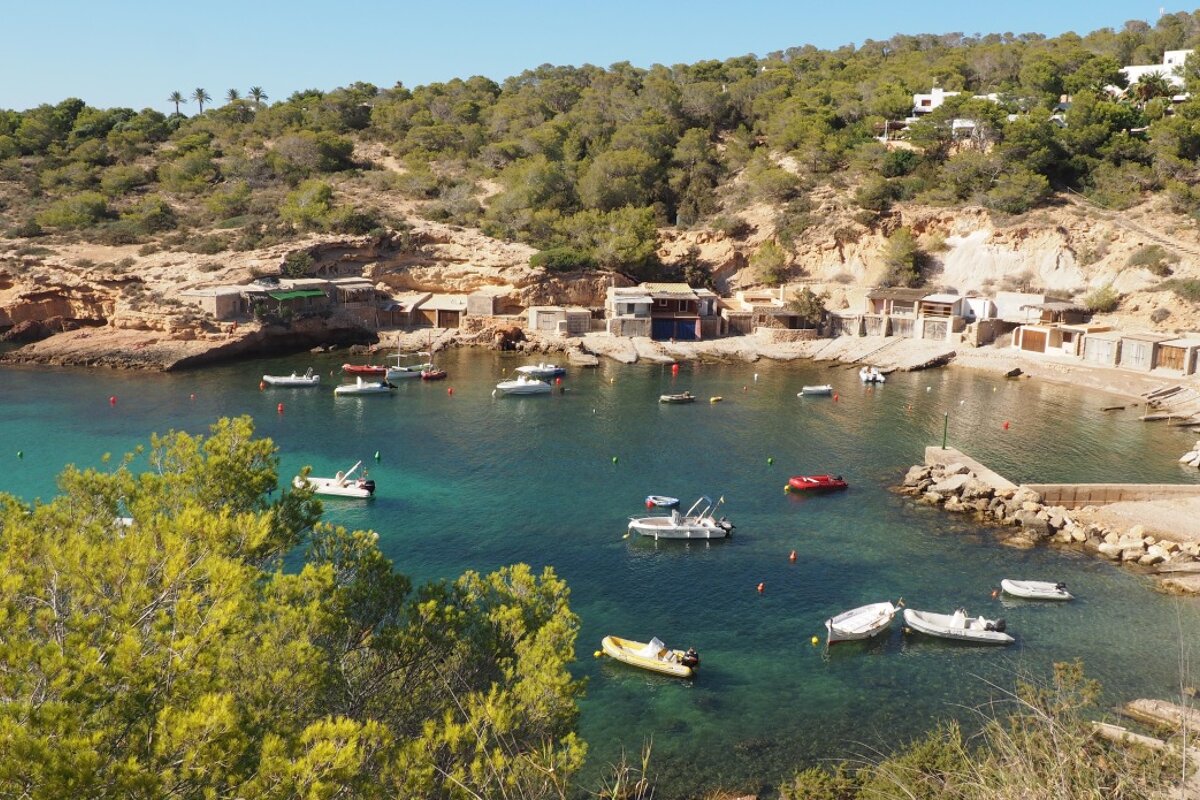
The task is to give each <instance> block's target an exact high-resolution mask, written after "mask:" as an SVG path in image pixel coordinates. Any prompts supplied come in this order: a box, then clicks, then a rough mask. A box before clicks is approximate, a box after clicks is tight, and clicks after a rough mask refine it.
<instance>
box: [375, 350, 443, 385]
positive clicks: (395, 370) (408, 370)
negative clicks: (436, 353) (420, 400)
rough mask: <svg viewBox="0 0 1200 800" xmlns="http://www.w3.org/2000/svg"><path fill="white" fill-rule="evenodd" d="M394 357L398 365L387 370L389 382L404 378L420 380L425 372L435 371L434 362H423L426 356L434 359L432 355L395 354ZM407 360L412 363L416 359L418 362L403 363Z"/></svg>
mask: <svg viewBox="0 0 1200 800" xmlns="http://www.w3.org/2000/svg"><path fill="white" fill-rule="evenodd" d="M392 356H393V357H394V358H395V359H396V363H395V364H393V365H391V366H389V367H388V368H387V376H386V377H387V379H388V380H389V381H390V380H396V379H404V378H419V377H421V373H423V372H425V371H426V370H429V369H433V362H432V361H428V360H423V359H424V357H426V356H428V357H432V356H433V354H432V353H428V352H425V351H422V352H419V353H411V354H405V353H393V354H392ZM406 358H407V359H409V360H410V361H412V359H414V358H415V359H417V361H416V362H415V363H408V364H405V363H401V362H402V361H403V359H406Z"/></svg>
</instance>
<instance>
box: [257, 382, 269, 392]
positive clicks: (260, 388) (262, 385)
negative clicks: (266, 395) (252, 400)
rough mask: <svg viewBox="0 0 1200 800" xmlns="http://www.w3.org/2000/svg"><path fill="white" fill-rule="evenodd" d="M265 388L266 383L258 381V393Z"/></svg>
mask: <svg viewBox="0 0 1200 800" xmlns="http://www.w3.org/2000/svg"><path fill="white" fill-rule="evenodd" d="M266 388H267V382H266V381H259V382H258V390H259V391H260V392H261V391H262V390H263V389H266Z"/></svg>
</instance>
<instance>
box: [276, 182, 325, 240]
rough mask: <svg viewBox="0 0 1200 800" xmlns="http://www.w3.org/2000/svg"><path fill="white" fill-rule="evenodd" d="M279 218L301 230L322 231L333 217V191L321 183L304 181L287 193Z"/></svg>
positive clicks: (280, 208)
mask: <svg viewBox="0 0 1200 800" xmlns="http://www.w3.org/2000/svg"><path fill="white" fill-rule="evenodd" d="M279 216H280V217H282V218H283V219H284V220H286V221H287V222H290V223H292V225H294V226H296V227H297V228H299V229H301V230H322V229H324V228H326V227H327V226H328V225H329V223H330V221H331V219H332V217H333V189H332V187H330V185H329V184H327V183H324V182H323V181H317V180H311V181H305V182H304V183H302V184H300V186H299V187H297V188H296V190H295V191H292V192H289V193H288V195H287V197H286V198H284V201H283V205H281V206H280V207H279Z"/></svg>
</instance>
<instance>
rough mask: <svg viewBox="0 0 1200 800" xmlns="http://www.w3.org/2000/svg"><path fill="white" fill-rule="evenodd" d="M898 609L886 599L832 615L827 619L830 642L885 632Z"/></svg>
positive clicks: (846, 640) (826, 627)
mask: <svg viewBox="0 0 1200 800" xmlns="http://www.w3.org/2000/svg"><path fill="white" fill-rule="evenodd" d="M898 610H899V609H897V608H896V606H894V605H892V604H891V603H890V602H888V601H884V602H882V603H871V604H870V605H865V606H859V607H858V608H852V609H850V610H849V611H843V612H842V613H841V614H838V615H837V616H836V617H830V618H829V619H827V620H825V630H827V631H829V640H828V643H829V644H833V643H834V642H849V641H853V640H855V639H870V638H871V637H872V636H875V635H877V634H880V633H883V632H884V631H885V630H887V628H888V626H889V625H891V624H892V617H894V616H896V612H897V611H898Z"/></svg>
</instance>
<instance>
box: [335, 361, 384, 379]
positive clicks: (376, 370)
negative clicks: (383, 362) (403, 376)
mask: <svg viewBox="0 0 1200 800" xmlns="http://www.w3.org/2000/svg"><path fill="white" fill-rule="evenodd" d="M387 371H388V368H387V367H383V366H377V365H374V364H342V372H344V373H346V374H347V375H362V376H363V377H379V378H382V377H385V376H386V375H387Z"/></svg>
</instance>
